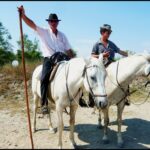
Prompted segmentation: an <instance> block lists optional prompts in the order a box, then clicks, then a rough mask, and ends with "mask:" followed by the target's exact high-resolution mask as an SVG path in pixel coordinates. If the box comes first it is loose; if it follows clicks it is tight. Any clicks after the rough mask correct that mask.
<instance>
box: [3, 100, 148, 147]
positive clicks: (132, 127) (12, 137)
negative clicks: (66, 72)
mask: <svg viewBox="0 0 150 150" xmlns="http://www.w3.org/2000/svg"><path fill="white" fill-rule="evenodd" d="M149 101H150V100H149ZM31 105H32V102H31ZM31 105H30V108H32V107H31ZM25 112H26V107H25V101H24V100H20V101H19V100H18V101H14V100H10V99H9V101H8V100H7V101H6V100H5V101H4V100H1V101H0V148H23V149H24V148H31V145H30V140H29V132H28V124H27V115H26V113H25ZM91 113H92V109H91V108H80V107H79V108H78V110H77V114H76V125H75V140H76V143H77V144H78V148H81V149H82V148H87V149H89V148H94V149H96V148H109V149H110V148H117V136H116V131H117V123H116V121H115V120H116V107H115V106H112V107H111V109H110V122H111V126H109V140H110V142H109V144H106V145H105V144H103V142H102V136H103V130H102V129H98V128H97V122H98V121H97V118H98V115H97V114H94V115H93V114H91ZM63 118H64V126H65V127H64V132H63V148H71V146H70V143H69V116H68V115H67V114H65V113H64V115H63ZM31 120H32V110H31ZM52 121H53V125H54V127H57V116H56V112H52ZM47 122H48V119H47V118H46V116H45V117H44V118H43V119H42V118H38V119H37V129H38V131H37V132H36V133H33V138H34V147H35V148H38V149H39V148H58V147H57V143H58V133H55V134H51V133H49V130H48V124H47ZM122 132H123V139H124V141H125V146H124V148H134V149H138V148H144V149H145V148H150V102H146V103H144V104H142V105H140V106H136V105H133V104H131V105H130V106H126V108H125V110H124V113H123V126H122Z"/></svg>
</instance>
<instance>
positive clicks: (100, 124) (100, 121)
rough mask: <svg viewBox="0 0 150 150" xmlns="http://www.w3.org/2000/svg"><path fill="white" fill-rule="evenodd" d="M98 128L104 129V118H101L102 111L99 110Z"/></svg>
mask: <svg viewBox="0 0 150 150" xmlns="http://www.w3.org/2000/svg"><path fill="white" fill-rule="evenodd" d="M98 128H99V129H102V128H103V126H102V118H101V109H98Z"/></svg>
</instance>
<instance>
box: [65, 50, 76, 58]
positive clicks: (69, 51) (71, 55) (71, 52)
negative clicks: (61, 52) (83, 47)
mask: <svg viewBox="0 0 150 150" xmlns="http://www.w3.org/2000/svg"><path fill="white" fill-rule="evenodd" d="M66 54H67V55H68V56H69V58H73V57H74V54H73V51H72V50H71V49H69V50H67V51H66Z"/></svg>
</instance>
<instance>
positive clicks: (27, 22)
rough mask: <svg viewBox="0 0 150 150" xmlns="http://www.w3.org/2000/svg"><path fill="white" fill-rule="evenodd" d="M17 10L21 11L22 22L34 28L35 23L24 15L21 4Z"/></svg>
mask: <svg viewBox="0 0 150 150" xmlns="http://www.w3.org/2000/svg"><path fill="white" fill-rule="evenodd" d="M18 11H19V12H21V17H22V19H23V20H24V22H25V23H26V24H27V25H28V26H29V27H30V28H32V29H34V30H36V24H35V23H34V22H33V21H32V20H31V19H29V18H28V17H27V16H26V15H25V10H24V8H23V6H21V7H19V8H18Z"/></svg>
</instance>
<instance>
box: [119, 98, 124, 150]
mask: <svg viewBox="0 0 150 150" xmlns="http://www.w3.org/2000/svg"><path fill="white" fill-rule="evenodd" d="M124 106H125V104H124V101H123V102H122V103H120V104H119V105H118V106H117V122H118V133H117V138H118V141H117V142H118V147H120V148H121V147H123V139H122V134H121V125H122V112H123V110H124Z"/></svg>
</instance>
